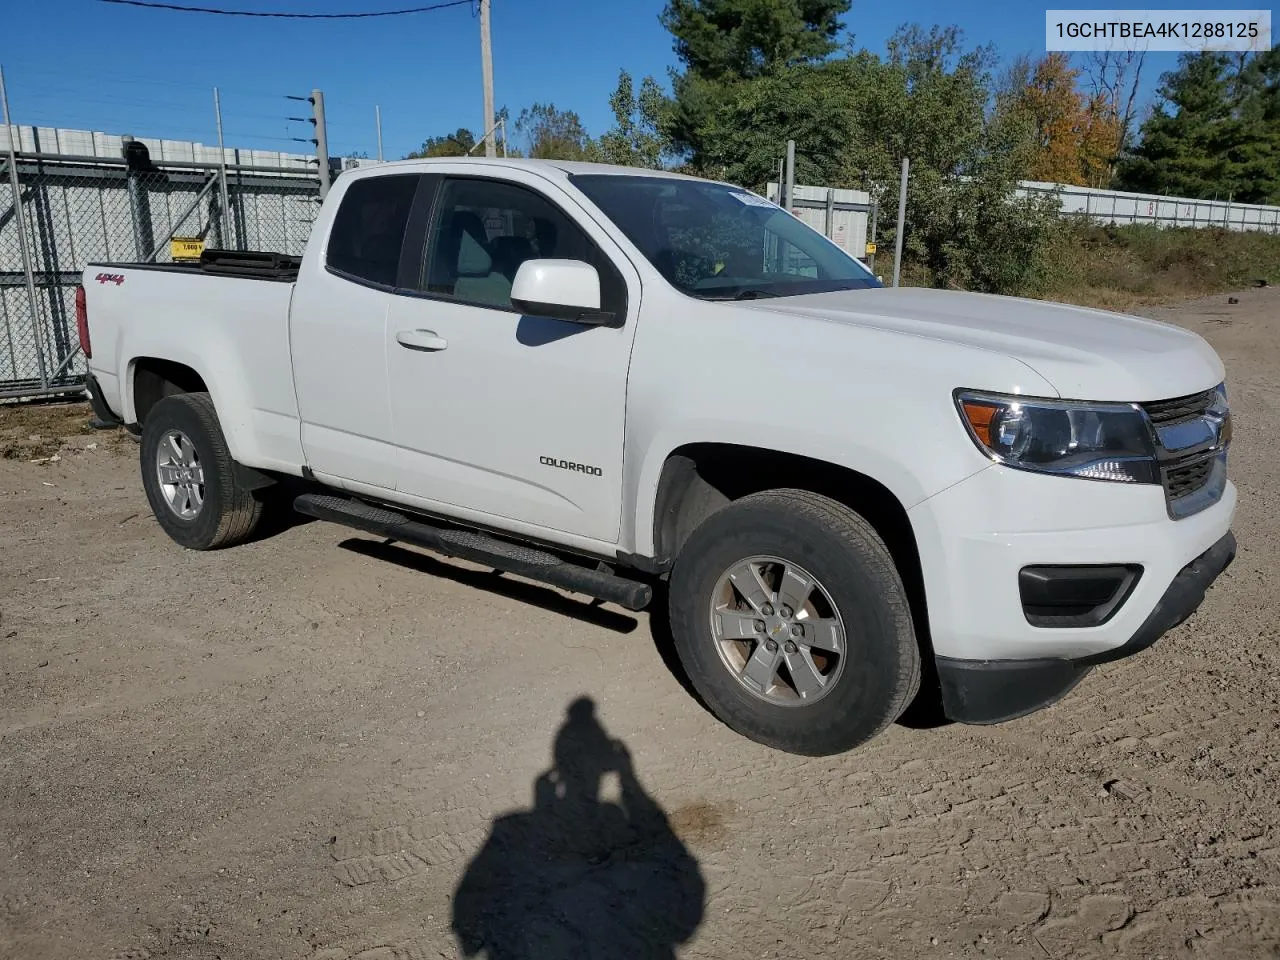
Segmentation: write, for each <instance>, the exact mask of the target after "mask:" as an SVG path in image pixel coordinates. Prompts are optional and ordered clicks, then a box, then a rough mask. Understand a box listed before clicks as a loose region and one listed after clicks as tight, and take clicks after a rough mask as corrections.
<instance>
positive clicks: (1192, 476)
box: [1164, 454, 1216, 500]
mask: <svg viewBox="0 0 1280 960" xmlns="http://www.w3.org/2000/svg"><path fill="white" fill-rule="evenodd" d="M1215 459H1216V458H1215V457H1214V456H1213V455H1212V454H1210V455H1209V456H1207V457H1205V456H1202V457H1201V458H1200V459H1199V460H1195V461H1193V462H1191V463H1185V464H1182V465H1180V466H1174V467H1170V468H1169V469H1168V470H1166V471H1165V473H1164V489H1165V493H1166V494H1167V495H1168V497H1169V499H1170V500H1177V499H1179V498H1181V497H1185V496H1188V495H1189V494H1192V493H1195V492H1196V491H1197V490H1199V489H1200V488H1201V487H1203V486H1204V485H1205V484H1206V483H1208V482H1209V477H1210V475H1211V474H1212V473H1213V463H1214V460H1215Z"/></svg>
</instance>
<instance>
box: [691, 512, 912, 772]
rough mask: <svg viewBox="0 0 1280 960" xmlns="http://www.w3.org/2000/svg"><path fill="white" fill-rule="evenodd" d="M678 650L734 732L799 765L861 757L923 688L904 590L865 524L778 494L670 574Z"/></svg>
mask: <svg viewBox="0 0 1280 960" xmlns="http://www.w3.org/2000/svg"><path fill="white" fill-rule="evenodd" d="M670 605H671V625H672V633H673V635H674V639H675V644H676V650H677V652H678V653H679V656H680V659H681V662H682V664H683V665H684V668H685V670H686V671H687V673H688V674H689V679H690V681H691V682H692V683H693V685H694V687H695V689H696V690H697V691H698V693H699V694H700V695H701V696H702V698H703V699H704V700H705V701H706V703H707V705H708V706H709V707H710V708H711V710H712V711H713V712H714V713H715V714H716V715H717V716H718V717H719V718H720V719H721V720H723V721H724V722H725V723H726V724H727V725H728V726H729V727H731V728H732V729H734V730H736V731H737V732H739V733H741V734H743V735H744V736H747V737H749V738H751V739H752V740H756V741H758V742H760V743H764V744H767V745H769V746H772V747H777V748H779V749H782V750H786V751H788V752H791V753H799V754H809V755H823V754H831V753H839V752H841V751H844V750H848V749H851V748H852V747H855V746H857V745H858V744H860V743H864V742H865V741H867V740H869V739H871V738H872V737H874V736H876V735H877V734H878V733H880V732H881V731H882V730H883V729H884V728H885V727H887V726H888V725H889V724H891V723H892V722H893V721H894V720H896V719H897V718H898V717H899V716H900V715H901V713H902V712H903V710H904V709H905V708H906V706H907V704H908V703H910V701H911V698H912V697H914V696H915V693H916V691H917V690H918V688H919V685H920V653H919V648H918V645H917V643H916V639H915V633H914V631H913V629H912V624H911V614H910V611H909V608H908V603H907V595H906V590H905V589H904V588H903V585H902V579H901V577H900V576H899V575H898V572H897V569H896V567H895V566H894V563H893V558H892V557H891V556H890V554H889V551H888V549H887V548H886V547H885V545H884V543H883V541H882V540H881V539H880V538H879V536H878V535H877V534H876V532H875V530H874V529H873V528H872V527H871V525H870V524H869V523H867V521H866V520H864V519H863V518H862V517H860V516H859V515H858V514H857V513H855V512H853V511H852V510H850V509H849V508H847V507H845V506H843V505H842V504H839V503H837V502H835V501H833V500H830V499H828V498H826V497H821V496H818V495H817V494H813V493H809V492H807V491H802V490H775V491H768V492H766V493H761V494H755V495H753V496H750V497H744V498H743V499H741V500H737V501H735V502H733V503H731V504H729V505H728V506H726V507H724V508H722V509H721V510H719V511H717V512H716V513H715V514H713V515H712V516H711V517H709V518H708V519H707V520H706V521H704V522H703V523H702V524H701V525H700V526H699V527H698V528H697V529H696V530H695V531H694V532H693V534H692V535H691V536H690V537H689V540H688V541H687V542H686V544H685V545H684V548H683V549H682V550H681V552H680V555H679V557H678V558H677V560H676V563H675V566H674V568H673V569H672V574H671V593H670Z"/></svg>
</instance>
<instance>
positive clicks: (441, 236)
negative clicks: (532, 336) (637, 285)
mask: <svg viewBox="0 0 1280 960" xmlns="http://www.w3.org/2000/svg"><path fill="white" fill-rule="evenodd" d="M548 258H554V259H563V260H583V261H585V262H587V263H590V264H591V265H592V266H594V267H595V268H596V270H597V271H598V272H599V274H600V294H601V301H602V306H605V308H606V309H608V307H607V306H606V305H607V304H609V303H610V302H613V303H614V304H618V303H619V302H621V303H622V304H624V305H625V301H626V287H625V284H624V282H623V279H622V275H621V274H620V273H618V271H617V268H615V267H614V266H613V264H612V262H611V261H610V260H609V259H608V258H607V257H606V256H605V255H604V253H603V252H602V251H601V250H600V249H599V248H598V247H597V246H596V245H595V243H593V242H592V240H591V239H590V238H589V237H588V236H587V235H586V234H585V233H584V232H583V231H582V229H581V228H580V227H578V225H577V224H575V223H574V222H573V221H572V220H570V219H569V217H568V216H566V215H565V214H564V213H563V212H562V211H561V210H560V209H559V208H558V207H556V206H555V205H554V204H552V203H551V202H550V201H549V200H547V199H546V198H545V197H543V196H541V195H540V194H538V193H536V192H534V191H533V190H529V189H526V188H524V187H520V186H517V185H515V184H512V183H503V182H500V181H496V180H481V179H449V180H446V181H445V183H444V185H443V187H442V188H441V194H440V198H439V200H438V201H437V203H436V207H435V214H434V216H433V219H432V222H431V225H430V227H429V228H428V243H427V262H426V268H425V271H424V277H423V282H422V284H421V289H422V290H423V292H425V293H427V294H428V295H430V296H435V297H441V298H445V299H449V300H456V301H458V302H459V303H468V304H473V305H475V306H481V307H493V308H496V309H499V310H514V309H515V308H514V307H512V305H511V285H512V283H513V282H514V281H515V278H516V272H517V271H518V270H519V269H520V265H521V264H523V263H524V262H525V261H526V260H535V259H548ZM615 309H617V308H616V307H615ZM622 309H623V310H625V306H623V308H622ZM620 315H621V314H620Z"/></svg>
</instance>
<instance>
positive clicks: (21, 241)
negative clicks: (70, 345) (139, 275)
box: [0, 68, 49, 390]
mask: <svg viewBox="0 0 1280 960" xmlns="http://www.w3.org/2000/svg"><path fill="white" fill-rule="evenodd" d="M0 108H2V109H3V111H4V130H5V134H6V135H7V136H8V138H9V185H10V188H11V189H12V190H13V226H14V228H15V229H16V230H17V231H18V250H19V252H20V254H21V256H22V274H23V277H24V279H25V280H26V281H27V303H28V304H29V305H30V307H31V332H32V334H34V335H35V345H36V363H37V364H38V365H39V368H40V387H41V389H44V390H47V389H48V388H49V371H48V368H47V367H46V366H45V360H44V338H43V337H42V336H41V335H40V334H41V330H40V301H39V299H38V298H37V297H36V276H35V272H34V270H33V269H32V267H31V250H30V248H29V247H28V246H27V221H26V218H25V217H24V216H23V215H22V184H21V183H20V182H19V180H18V154H17V149H16V147H15V146H14V144H15V142H16V139H17V134H16V133H15V132H14V129H13V125H12V124H11V123H10V122H9V93H8V91H7V90H6V89H5V85H4V70H3V69H2V68H0Z"/></svg>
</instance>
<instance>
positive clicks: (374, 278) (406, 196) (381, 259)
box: [325, 173, 422, 288]
mask: <svg viewBox="0 0 1280 960" xmlns="http://www.w3.org/2000/svg"><path fill="white" fill-rule="evenodd" d="M421 179H422V178H421V176H420V175H418V174H416V173H409V174H391V175H385V176H372V177H365V178H362V179H360V180H356V181H355V182H354V183H352V184H351V185H350V186H349V187H347V190H346V192H345V193H344V194H343V195H342V203H341V205H340V206H339V207H338V212H337V214H336V215H335V216H334V219H333V229H332V230H331V231H330V232H329V245H328V249H327V250H326V251H325V263H326V265H327V266H328V267H329V269H330V270H332V271H334V272H336V273H338V274H341V275H342V276H345V277H347V278H348V279H352V280H357V281H362V282H365V283H370V284H375V285H377V286H380V287H387V288H393V287H394V286H395V285H396V277H397V274H398V272H399V268H400V255H401V251H402V249H403V247H404V232H405V225H406V224H407V223H408V222H409V213H410V210H411V209H412V208H413V200H414V196H415V194H416V193H417V190H418V185H419V183H420V181H421Z"/></svg>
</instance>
